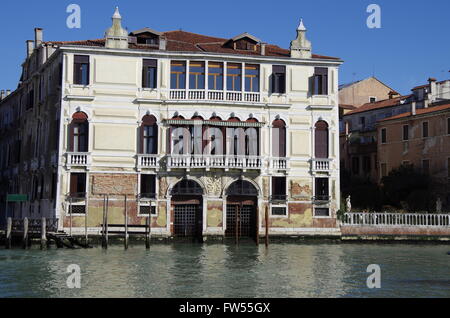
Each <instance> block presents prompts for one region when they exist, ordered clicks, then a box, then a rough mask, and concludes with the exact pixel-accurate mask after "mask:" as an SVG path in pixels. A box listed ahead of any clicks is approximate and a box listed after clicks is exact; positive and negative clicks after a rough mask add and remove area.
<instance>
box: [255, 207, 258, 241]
mask: <svg viewBox="0 0 450 318" xmlns="http://www.w3.org/2000/svg"><path fill="white" fill-rule="evenodd" d="M255 223H256V245H257V246H258V245H259V209H258V208H256V220H255Z"/></svg>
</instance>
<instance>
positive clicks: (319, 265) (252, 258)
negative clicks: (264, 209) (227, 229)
mask: <svg viewBox="0 0 450 318" xmlns="http://www.w3.org/2000/svg"><path fill="white" fill-rule="evenodd" d="M449 251H450V245H408V244H361V243H359V244H353V243H352V244H337V243H336V244H333V243H331V244H328V243H303V244H272V245H270V246H269V248H268V249H266V248H265V247H264V246H259V247H257V246H254V245H253V244H241V245H239V246H235V245H222V244H205V245H194V244H192V245H191V244H183V243H182V244H177V245H175V244H173V245H153V246H152V248H151V250H150V251H146V250H145V247H144V246H142V244H140V245H133V246H131V247H130V249H129V250H127V251H125V250H124V249H123V247H122V246H121V245H117V246H111V247H110V248H109V249H108V250H106V251H105V250H102V249H100V248H94V249H90V250H81V249H80V250H68V249H61V250H57V249H50V250H47V251H40V250H38V249H31V250H26V251H25V250H20V249H14V250H0V297H151V298H153V297H158V298H159V297H164V298H165V297H182V298H185V297H252V298H253V297H268V298H273V297H283V298H284V297H450V256H449V255H447V253H448V252H449ZM71 264H77V265H79V266H80V269H81V288H80V289H70V288H68V287H67V284H66V281H67V278H68V277H69V275H70V273H67V267H68V266H69V265H71ZM370 264H378V265H380V267H381V288H380V289H369V288H367V286H366V280H367V278H368V276H369V275H370V273H367V272H366V270H367V267H368V265H370Z"/></svg>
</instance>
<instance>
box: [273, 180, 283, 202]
mask: <svg viewBox="0 0 450 318" xmlns="http://www.w3.org/2000/svg"><path fill="white" fill-rule="evenodd" d="M272 200H275V201H284V200H286V177H272Z"/></svg>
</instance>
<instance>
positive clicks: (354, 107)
mask: <svg viewBox="0 0 450 318" xmlns="http://www.w3.org/2000/svg"><path fill="white" fill-rule="evenodd" d="M339 108H343V109H350V110H353V109H356V106H353V105H346V104H339Z"/></svg>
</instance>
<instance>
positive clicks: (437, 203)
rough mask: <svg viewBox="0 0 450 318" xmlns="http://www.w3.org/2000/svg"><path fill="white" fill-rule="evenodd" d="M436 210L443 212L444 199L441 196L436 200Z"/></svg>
mask: <svg viewBox="0 0 450 318" xmlns="http://www.w3.org/2000/svg"><path fill="white" fill-rule="evenodd" d="M436 212H437V213H441V212H442V201H441V198H437V200H436Z"/></svg>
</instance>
